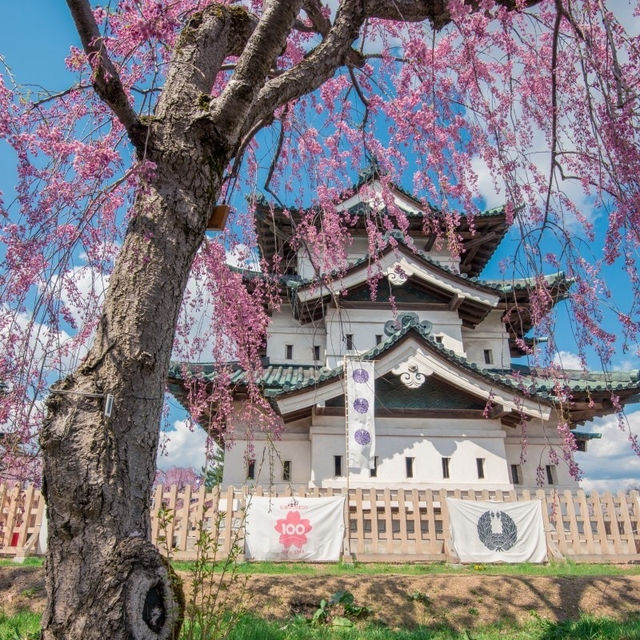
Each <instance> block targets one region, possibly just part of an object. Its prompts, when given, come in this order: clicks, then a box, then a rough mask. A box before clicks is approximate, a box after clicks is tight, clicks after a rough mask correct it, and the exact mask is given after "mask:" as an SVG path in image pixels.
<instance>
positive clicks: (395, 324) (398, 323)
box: [384, 311, 433, 336]
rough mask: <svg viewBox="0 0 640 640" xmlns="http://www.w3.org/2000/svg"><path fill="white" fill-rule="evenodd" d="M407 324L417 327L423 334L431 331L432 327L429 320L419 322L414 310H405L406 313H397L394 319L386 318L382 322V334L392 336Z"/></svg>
mask: <svg viewBox="0 0 640 640" xmlns="http://www.w3.org/2000/svg"><path fill="white" fill-rule="evenodd" d="M409 325H411V326H414V327H417V328H419V329H420V330H421V332H422V334H423V335H425V336H428V335H429V334H430V333H431V329H432V327H433V325H432V323H431V322H429V320H423V321H422V322H420V318H419V317H418V314H417V313H416V312H415V311H407V312H406V313H399V314H398V317H397V318H396V319H395V320H387V322H385V323H384V334H385V335H386V336H393V335H395V334H396V333H398V332H399V331H402V330H403V329H405V328H406V327H408V326H409Z"/></svg>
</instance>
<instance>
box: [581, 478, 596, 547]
mask: <svg viewBox="0 0 640 640" xmlns="http://www.w3.org/2000/svg"><path fill="white" fill-rule="evenodd" d="M578 502H579V504H580V515H581V516H582V528H583V529H584V537H585V542H586V548H587V553H588V554H589V555H593V554H594V553H595V549H594V546H593V528H592V527H591V516H590V514H589V505H588V504H587V498H586V495H585V493H584V491H583V490H582V489H580V490H579V491H578Z"/></svg>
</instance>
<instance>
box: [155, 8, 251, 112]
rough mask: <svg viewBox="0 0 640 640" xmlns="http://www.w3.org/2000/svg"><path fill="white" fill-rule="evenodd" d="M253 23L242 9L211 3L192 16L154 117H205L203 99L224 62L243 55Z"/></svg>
mask: <svg viewBox="0 0 640 640" xmlns="http://www.w3.org/2000/svg"><path fill="white" fill-rule="evenodd" d="M256 24H257V19H256V17H255V16H253V15H251V14H249V13H248V12H247V11H246V10H245V9H243V8H242V7H235V6H231V7H227V6H224V5H220V4H211V5H209V6H208V7H206V8H205V9H203V10H202V11H199V12H197V13H194V14H193V15H192V16H191V18H190V19H189V21H188V23H187V25H186V26H185V27H184V29H183V30H182V33H181V34H180V37H179V38H178V42H177V44H176V47H175V51H174V54H173V58H172V60H171V63H170V65H169V70H168V72H167V79H166V82H165V84H164V88H163V91H162V95H161V98H160V101H159V103H158V107H157V109H156V114H157V116H158V117H159V118H175V117H176V116H178V115H180V116H182V117H184V116H186V117H187V120H190V119H191V118H189V115H191V116H193V115H194V114H198V116H199V117H203V116H205V115H206V114H207V108H206V106H205V105H204V103H203V102H202V97H203V96H204V100H208V99H209V96H210V94H211V88H212V87H213V84H214V82H215V79H216V75H217V74H218V72H219V71H220V70H221V68H222V65H223V63H224V61H225V59H226V58H227V57H228V56H234V55H235V56H238V55H240V54H241V53H242V51H243V49H244V47H245V45H246V43H247V40H248V39H249V37H250V36H251V33H252V32H253V30H254V28H255V26H256ZM203 108H204V110H203Z"/></svg>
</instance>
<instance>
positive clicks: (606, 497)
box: [602, 491, 623, 555]
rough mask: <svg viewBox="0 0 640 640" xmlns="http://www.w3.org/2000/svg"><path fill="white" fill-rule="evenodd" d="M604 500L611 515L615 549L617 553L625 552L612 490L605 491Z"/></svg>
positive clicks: (611, 530) (610, 520) (611, 529)
mask: <svg viewBox="0 0 640 640" xmlns="http://www.w3.org/2000/svg"><path fill="white" fill-rule="evenodd" d="M602 501H603V502H604V503H605V504H606V505H607V514H608V516H609V522H610V527H609V530H610V532H611V534H610V535H611V537H612V538H613V549H614V551H615V553H616V555H621V554H622V553H623V549H622V540H620V529H619V528H618V518H617V516H616V505H615V503H614V502H613V496H612V495H611V492H610V491H605V494H604V495H603V496H602Z"/></svg>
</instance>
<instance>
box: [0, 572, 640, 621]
mask: <svg viewBox="0 0 640 640" xmlns="http://www.w3.org/2000/svg"><path fill="white" fill-rule="evenodd" d="M181 578H182V579H183V580H184V581H185V587H186V590H187V592H188V591H189V588H190V584H189V576H188V574H181ZM245 578H246V585H244V587H242V583H243V582H244V580H245ZM241 589H242V590H243V593H244V595H241V593H240V590H241ZM339 590H348V591H351V592H352V593H353V594H354V596H355V603H356V604H358V605H366V606H368V607H370V608H371V609H372V610H373V614H372V618H373V619H376V620H379V621H380V622H383V623H385V624H387V625H389V626H390V627H394V628H396V627H414V626H416V625H430V624H439V623H446V624H448V625H450V626H452V627H454V628H460V629H462V628H467V629H468V628H474V627H475V626H478V625H485V624H489V623H492V622H498V621H503V622H510V621H519V622H521V621H524V620H526V619H528V618H529V617H530V616H531V614H532V612H535V613H536V614H537V615H539V616H542V617H545V618H549V619H551V620H565V619H572V618H577V617H578V616H579V615H580V613H589V614H593V615H596V616H610V617H613V618H619V619H622V618H626V617H628V616H630V615H632V614H634V613H635V614H638V613H640V575H628V576H611V577H599V576H578V577H564V576H563V577H548V576H495V575H482V574H478V575H475V574H474V575H458V574H455V575H445V574H438V575H424V576H407V575H393V574H388V575H380V576H370V575H356V576H301V575H252V576H239V582H238V584H236V585H234V586H233V587H232V589H231V590H230V598H231V600H232V601H233V602H238V601H240V599H241V598H242V601H243V602H244V604H245V606H246V607H247V609H248V610H250V611H251V612H252V613H255V614H256V615H259V616H262V617H265V618H269V619H284V618H288V617H289V616H292V615H295V614H302V615H306V616H311V615H312V613H313V612H314V611H315V610H316V609H317V607H318V604H319V602H320V600H321V599H322V598H328V597H329V596H330V595H331V594H332V593H334V592H336V591H339ZM412 595H413V598H412V597H411V596H412ZM424 595H426V596H428V598H425V597H424ZM43 607H44V580H43V569H42V568H38V567H20V566H16V567H0V610H4V612H5V613H13V612H15V611H16V610H18V609H31V610H33V611H42V609H43Z"/></svg>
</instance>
